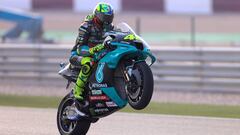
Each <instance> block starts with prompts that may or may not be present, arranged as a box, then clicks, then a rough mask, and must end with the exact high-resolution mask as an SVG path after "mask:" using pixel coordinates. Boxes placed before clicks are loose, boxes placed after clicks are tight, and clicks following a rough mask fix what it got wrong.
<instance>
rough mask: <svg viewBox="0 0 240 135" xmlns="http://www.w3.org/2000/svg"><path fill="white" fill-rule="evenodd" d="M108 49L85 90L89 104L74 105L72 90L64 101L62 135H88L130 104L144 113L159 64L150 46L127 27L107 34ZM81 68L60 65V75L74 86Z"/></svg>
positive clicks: (101, 54) (59, 114)
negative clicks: (153, 67) (154, 67)
mask: <svg viewBox="0 0 240 135" xmlns="http://www.w3.org/2000/svg"><path fill="white" fill-rule="evenodd" d="M105 37H106V38H105V41H104V44H107V46H108V47H106V49H104V50H102V51H100V52H98V53H96V54H95V55H94V59H95V60H96V61H97V63H96V64H95V66H94V67H93V70H92V72H91V75H90V77H89V79H88V81H87V84H86V86H85V90H84V97H85V100H86V102H85V103H86V104H84V106H80V107H79V106H78V107H77V105H76V103H75V100H76V99H74V95H73V90H72V91H70V92H69V93H68V94H67V95H66V96H65V97H64V98H63V99H62V101H61V103H60V105H59V107H58V112H57V126H58V130H59V132H60V134H61V135H85V134H86V133H87V131H88V129H89V127H90V125H91V123H95V122H97V121H98V119H99V118H102V117H105V116H108V115H110V114H112V113H114V112H116V111H118V110H120V109H122V108H124V107H125V106H126V105H127V103H129V105H130V106H131V107H132V108H134V109H136V110H140V109H144V108H145V107H146V106H147V105H148V104H149V102H150V100H151V97H152V93H153V85H154V82H153V75H152V71H151V69H150V66H151V65H152V64H153V63H154V62H155V61H156V58H155V57H154V56H153V55H152V53H151V51H150V49H149V46H148V44H147V43H146V42H145V41H144V40H143V39H142V38H141V37H139V36H138V35H137V34H135V32H134V31H133V30H132V29H131V28H130V26H129V25H127V24H126V23H120V24H118V25H117V26H116V28H115V30H113V31H110V32H107V33H106V34H105ZM80 68H81V67H74V68H70V64H61V70H60V71H59V74H60V75H61V76H63V77H64V78H65V79H67V81H68V84H67V88H68V87H69V85H70V84H74V83H75V82H76V80H77V77H78V74H79V71H80Z"/></svg>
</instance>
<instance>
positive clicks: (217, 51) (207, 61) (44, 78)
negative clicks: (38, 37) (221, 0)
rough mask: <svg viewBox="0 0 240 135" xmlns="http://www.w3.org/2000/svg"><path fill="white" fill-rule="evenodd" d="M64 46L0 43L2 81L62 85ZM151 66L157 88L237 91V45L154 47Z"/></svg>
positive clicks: (239, 64)
mask: <svg viewBox="0 0 240 135" xmlns="http://www.w3.org/2000/svg"><path fill="white" fill-rule="evenodd" d="M70 49H71V48H70V47H69V46H66V45H61V46H59V45H57V46H56V45H51V46H49V45H24V46H16V45H9V44H7V45H4V46H0V64H1V66H0V78H1V80H3V81H4V80H5V81H8V82H9V81H10V82H15V83H16V84H17V83H19V82H21V83H23V82H25V83H27V84H29V83H32V84H38V85H59V86H64V85H65V82H66V81H65V80H64V79H62V78H61V77H60V76H59V75H58V74H57V72H58V70H59V69H60V68H59V64H60V63H61V62H66V60H67V59H68V55H69V54H70V52H69V50H70ZM152 51H153V53H154V54H155V55H156V56H157V59H158V61H157V62H156V63H155V64H154V65H153V66H152V70H153V74H154V80H155V87H156V89H157V90H160V89H161V90H185V91H186V90H187V91H208V92H220V91H221V92H240V90H239V87H240V72H239V71H240V55H239V53H240V48H238V49H236V48H209V47H208V48H202V47H201V48H198V47H185V48H181V47H157V48H153V50H152Z"/></svg>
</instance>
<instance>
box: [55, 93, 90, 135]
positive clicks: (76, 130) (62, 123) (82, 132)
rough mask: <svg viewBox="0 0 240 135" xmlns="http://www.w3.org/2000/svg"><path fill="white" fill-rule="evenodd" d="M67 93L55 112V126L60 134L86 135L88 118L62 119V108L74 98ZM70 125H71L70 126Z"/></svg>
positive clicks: (69, 104)
mask: <svg viewBox="0 0 240 135" xmlns="http://www.w3.org/2000/svg"><path fill="white" fill-rule="evenodd" d="M71 95H72V94H71V93H69V94H68V95H66V96H65V97H64V98H63V100H62V101H61V103H60V105H59V107H58V112H57V126H58V130H59V133H60V134H61V135H86V133H87V132H88V129H89V127H90V125H91V121H89V120H78V121H70V120H64V110H65V109H66V108H67V107H68V106H71V104H73V102H74V99H73V97H72V96H71ZM70 126H71V127H70Z"/></svg>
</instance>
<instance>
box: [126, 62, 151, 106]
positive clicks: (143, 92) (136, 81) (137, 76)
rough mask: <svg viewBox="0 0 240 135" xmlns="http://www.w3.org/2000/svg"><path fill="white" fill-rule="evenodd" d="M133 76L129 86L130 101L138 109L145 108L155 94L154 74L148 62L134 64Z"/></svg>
mask: <svg viewBox="0 0 240 135" xmlns="http://www.w3.org/2000/svg"><path fill="white" fill-rule="evenodd" d="M130 78H131V85H135V87H134V86H131V87H130V88H127V93H128V102H129V104H130V106H131V107H132V108H134V109H136V110H141V109H144V108H145V107H146V106H147V105H148V104H149V102H150V101H151V98H152V94H153V87H154V86H153V85H154V83H153V75H152V71H151V69H150V67H149V66H148V65H147V64H146V62H140V63H137V64H135V65H134V67H133V71H132V75H131V76H130Z"/></svg>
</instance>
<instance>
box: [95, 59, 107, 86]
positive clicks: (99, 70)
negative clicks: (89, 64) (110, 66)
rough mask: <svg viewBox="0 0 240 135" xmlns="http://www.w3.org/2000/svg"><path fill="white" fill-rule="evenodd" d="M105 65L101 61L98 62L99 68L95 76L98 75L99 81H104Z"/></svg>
mask: <svg viewBox="0 0 240 135" xmlns="http://www.w3.org/2000/svg"><path fill="white" fill-rule="evenodd" d="M104 66H105V63H99V64H98V68H97V71H96V74H95V77H96V80H97V82H98V83H101V82H102V81H103V78H104V76H103V68H104Z"/></svg>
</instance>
